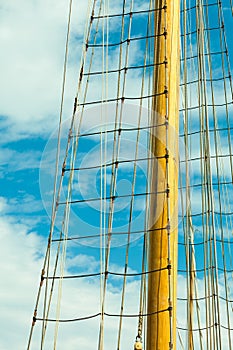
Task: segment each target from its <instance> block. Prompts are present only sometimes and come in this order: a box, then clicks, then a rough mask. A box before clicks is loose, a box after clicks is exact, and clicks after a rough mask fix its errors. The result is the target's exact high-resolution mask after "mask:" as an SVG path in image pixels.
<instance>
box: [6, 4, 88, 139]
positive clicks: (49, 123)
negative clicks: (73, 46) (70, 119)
mask: <svg viewBox="0 0 233 350" xmlns="http://www.w3.org/2000/svg"><path fill="white" fill-rule="evenodd" d="M86 3H87V2H86V1H80V2H79V3H78V8H77V4H76V6H75V7H74V9H73V10H75V11H74V16H73V21H74V22H72V24H73V25H74V26H73V25H72V31H75V33H77V34H78V35H80V34H81V32H80V30H81V27H80V26H82V23H83V20H84V18H85V12H86V10H85V7H86ZM77 11H78V12H77ZM77 13H78V14H79V16H78V18H77V17H76V16H77ZM80 13H81V14H82V15H81V16H80ZM0 17H1V31H0V45H1V58H0V67H1V84H0V94H1V109H0V115H2V116H3V117H5V118H6V119H5V121H4V124H5V126H6V127H7V128H9V130H8V132H7V133H6V134H5V135H4V139H5V140H9V139H14V140H16V139H17V138H19V137H25V136H26V137H27V136H28V135H30V134H43V133H45V134H47V132H48V131H49V130H51V128H52V127H54V125H57V123H58V114H59V107H60V106H59V104H60V100H61V81H62V71H63V60H64V47H65V36H66V26H67V18H68V2H67V1H65V0H62V1H59V2H57V1H55V0H52V1H49V2H46V3H44V2H41V1H29V0H24V1H20V2H15V1H13V0H10V1H8V2H7V3H5V4H1V7H0ZM75 53H76V55H77V52H75ZM76 59H77V61H79V58H76ZM69 67H70V68H69V70H68V85H67V91H68V92H67V93H68V95H67V99H68V102H69V105H70V106H71V108H72V105H73V102H72V99H73V97H74V94H75V85H73V84H74V82H75V78H76V76H77V74H76V73H77V72H76V69H75V68H74V66H73V65H70V66H69ZM75 72H76V73H75ZM71 86H72V89H71ZM66 111H67V113H70V112H71V109H70V108H68V110H66ZM1 141H2V140H1Z"/></svg>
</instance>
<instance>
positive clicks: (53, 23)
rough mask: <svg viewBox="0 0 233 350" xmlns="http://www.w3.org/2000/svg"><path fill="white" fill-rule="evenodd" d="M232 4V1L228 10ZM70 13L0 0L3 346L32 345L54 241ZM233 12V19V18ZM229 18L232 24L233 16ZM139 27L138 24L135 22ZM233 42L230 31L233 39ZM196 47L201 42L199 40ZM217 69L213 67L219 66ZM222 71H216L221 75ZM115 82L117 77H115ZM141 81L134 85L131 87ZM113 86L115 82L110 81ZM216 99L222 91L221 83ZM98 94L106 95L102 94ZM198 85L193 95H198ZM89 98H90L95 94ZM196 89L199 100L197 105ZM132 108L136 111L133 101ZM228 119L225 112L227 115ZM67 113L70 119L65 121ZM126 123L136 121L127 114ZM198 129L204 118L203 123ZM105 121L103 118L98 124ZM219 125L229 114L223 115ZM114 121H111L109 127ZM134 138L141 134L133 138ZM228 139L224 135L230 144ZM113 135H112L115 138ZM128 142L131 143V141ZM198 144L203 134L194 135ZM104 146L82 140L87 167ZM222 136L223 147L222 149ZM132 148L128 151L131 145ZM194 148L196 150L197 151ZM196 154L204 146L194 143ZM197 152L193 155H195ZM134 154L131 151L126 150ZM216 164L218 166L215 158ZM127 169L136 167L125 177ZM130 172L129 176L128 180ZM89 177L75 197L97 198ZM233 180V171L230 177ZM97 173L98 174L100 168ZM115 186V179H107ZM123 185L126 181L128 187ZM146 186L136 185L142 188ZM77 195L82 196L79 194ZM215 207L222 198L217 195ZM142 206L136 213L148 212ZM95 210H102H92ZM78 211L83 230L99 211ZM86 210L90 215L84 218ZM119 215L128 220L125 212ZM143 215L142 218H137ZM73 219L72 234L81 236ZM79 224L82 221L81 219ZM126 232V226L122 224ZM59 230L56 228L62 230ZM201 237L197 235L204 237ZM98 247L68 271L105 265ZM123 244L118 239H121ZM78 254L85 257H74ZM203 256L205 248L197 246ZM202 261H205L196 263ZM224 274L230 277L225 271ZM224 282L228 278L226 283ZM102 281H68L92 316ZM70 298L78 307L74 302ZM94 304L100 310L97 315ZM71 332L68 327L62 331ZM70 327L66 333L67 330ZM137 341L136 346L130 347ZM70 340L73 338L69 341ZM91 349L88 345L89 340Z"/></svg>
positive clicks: (80, 10) (130, 295) (80, 7)
mask: <svg viewBox="0 0 233 350" xmlns="http://www.w3.org/2000/svg"><path fill="white" fill-rule="evenodd" d="M86 5H87V1H85V0H82V1H74V8H73V17H72V36H71V44H70V55H69V64H68V71H67V84H66V94H65V105H64V115H63V120H64V123H63V128H64V132H63V138H62V145H65V142H66V135H67V130H68V128H69V118H70V116H71V114H72V109H73V102H74V96H75V93H76V89H77V80H78V78H77V77H78V70H79V61H80V56H81V49H80V47H81V46H80V45H81V42H82V37H83V29H82V28H83V25H84V22H85V13H86ZM227 5H228V2H227V1H226V6H227ZM67 15H68V1H65V0H60V1H59V2H58V1H55V0H51V1H49V2H46V3H45V2H42V1H39V0H37V1H36V0H35V1H30V0H20V1H14V0H9V1H7V3H6V2H5V1H3V0H2V1H1V0H0V47H1V55H0V67H1V68H0V76H1V82H0V96H1V102H0V127H1V139H0V147H1V153H0V160H1V168H0V188H1V193H0V210H1V216H0V232H1V233H0V239H1V242H0V244H1V245H0V267H1V271H2V282H1V291H0V299H1V304H0V308H1V312H0V318H1V319H0V324H1V327H0V329H1V330H0V350H8V349H17V350H18V349H24V348H25V346H26V341H27V337H28V332H29V327H30V323H31V317H32V313H33V307H34V302H35V296H36V292H37V288H38V281H39V275H40V270H41V267H42V261H43V255H44V251H45V248H46V244H47V235H48V232H49V225H50V217H49V216H50V212H51V195H52V186H53V174H54V170H55V153H56V150H55V147H54V137H56V136H55V135H56V133H57V125H58V120H59V109H60V99H61V85H62V71H63V60H64V47H65V35H66V25H67ZM228 17H229V16H228ZM228 17H227V22H226V23H228V21H229V18H228ZM112 27H113V28H117V24H116V23H114V22H112ZM133 30H135V32H136V29H135V28H134V29H133ZM231 40H232V38H231V37H230V41H229V45H230V44H231V42H232V41H231ZM194 46H195V45H194ZM111 53H112V58H113V59H112V61H110V63H109V64H110V66H111V65H113V66H114V65H115V64H116V60H115V59H114V55H113V53H114V50H113V51H112V52H111ZM138 57H139V58H140V59H142V57H143V56H142V54H141V51H140V50H139V48H138V47H137V45H136V44H135V46H133V47H132V56H131V59H132V61H131V62H132V63H134V62H136V61H137V59H138ZM100 58H101V55H98V54H97V58H96V63H95V64H96V67H97V66H99V67H101V64H100ZM217 66H218V65H217V64H216V66H215V67H214V68H215V69H216V71H217V68H218V67H217ZM216 74H217V73H216ZM134 78H135V77H134V76H133V74H132V75H129V85H128V91H129V90H130V92H131V94H132V95H133V94H134V93H135V92H136V91H138V89H139V86H137V84H135V82H134ZM113 81H114V79H113ZM133 82H134V83H133ZM98 84H99V82H98V81H96V82H95V81H93V86H94V87H95V88H96V89H98ZM109 84H110V86H111V84H113V82H110V83H109ZM216 91H217V97H218V98H219V99H221V96H220V94H218V91H220V90H219V88H218V86H217V87H216ZM97 92H99V93H100V91H97ZM192 92H193V91H191V93H192ZM89 97H90V98H91V97H92V95H90V96H89ZM195 97H196V95H195V93H194V94H193V96H192V98H193V99H191V100H192V101H195ZM130 108H131V107H130ZM95 113H96V110H92V111H91V112H90V114H89V115H88V116H87V120H86V121H85V123H86V124H85V126H84V127H85V130H89V129H90V128H91V127H93V115H94V114H95ZM219 114H220V115H221V111H219ZM66 119H68V122H65V120H66ZM193 119H194V121H195V122H196V119H195V114H194V118H193ZM126 121H127V122H128V124H127V126H128V125H130V120H127V118H126ZM195 122H194V126H197V125H198V124H195ZM95 123H96V125H98V120H95ZM220 125H221V120H220ZM110 126H111V123H110ZM134 137H135V135H133V138H134ZM225 138H226V136H225V134H223V135H222V139H223V140H222V141H224V140H225ZM108 141H109V142H110V141H111V136H109V139H108ZM126 141H127V142H128V144H130V142H131V141H132V140H131V139H130V137H126ZM143 141H145V140H142V144H141V149H140V152H141V154H142V155H143V152H144V151H145V149H144V147H145V144H143ZM190 142H191V143H192V145H193V144H195V142H196V139H195V136H194V138H193V139H192V141H190ZM96 146H98V142H96V141H92V140H91V139H88V141H87V143H86V144H85V140H84V141H83V143H81V144H80V152H81V160H82V161H83V162H85V164H86V163H88V164H93V162H94V160H95V157H96V153H97V151H98V150H97V149H96V148H95V147H96ZM224 146H225V144H224V142H223V151H224V149H225V148H224ZM87 147H89V148H90V152H89V153H88V157H89V158H88V157H87V158H85V150H86V148H87ZM129 152H130V147H129ZM193 152H194V153H195V147H194V151H193ZM196 152H197V153H198V150H197V149H196ZM194 153H193V154H194ZM125 156H126V154H125ZM228 165H229V164H228V163H224V166H225V169H226V171H227V170H228V172H229V166H228ZM213 168H214V164H213ZM130 170H131V171H132V169H130V168H128V169H126V173H123V174H122V178H120V180H121V184H120V183H119V191H118V194H121V190H122V194H123V193H124V191H125V190H127V188H128V186H129V182H130V176H129V171H130ZM127 171H128V173H127ZM198 171H199V169H198V167H197V166H195V162H194V163H193V166H192V172H191V175H192V181H193V183H195V181H198V179H199V175H198ZM126 174H128V175H127V176H128V177H127V176H126ZM88 176H90V177H86V178H85V177H82V176H80V178H79V179H78V181H79V183H81V184H82V186H81V187H79V188H78V190H77V188H75V186H74V189H75V190H76V192H75V194H76V195H77V196H82V195H83V196H86V195H89V196H90V198H91V197H93V196H94V195H95V188H91V190H90V187H91V186H92V185H93V176H92V175H91V173H90V174H88ZM139 176H140V178H141V179H142V182H143V184H144V185H145V182H146V180H145V168H143V167H142V169H141V172H139ZM227 176H229V173H228V174H227ZM94 177H96V178H97V179H98V177H99V173H98V172H97V173H95V175H94ZM108 185H109V184H108ZM120 185H121V186H120ZM140 185H141V184H137V188H138V190H140ZM192 196H193V199H194V200H193V202H194V204H193V210H194V212H195V210H197V211H198V210H199V208H200V206H199V201H200V197H199V196H198V194H197V193H196V192H195V191H193V192H192ZM78 198H79V197H78ZM216 203H217V201H216ZM137 204H138V212H139V214H140V211H143V210H144V207H143V205H142V207H140V205H139V204H140V203H137ZM94 209H96V208H94ZM82 210H83V211H82V212H81V214H80V212H79V214H78V215H76V214H77V213H75V209H74V211H73V212H72V215H73V216H72V217H73V219H74V223H75V224H76V225H77V221H76V220H78V219H80V217H81V219H82V220H83V222H84V224H83V230H84V229H85V230H86V229H87V226H85V224H86V220H87V217H90V216H91V215H93V213H94V210H93V208H90V207H89V208H88V210H89V211H87V208H86V209H85V208H83V209H82ZM82 215H83V217H82ZM119 219H120V217H119ZM139 219H140V216H139ZM98 220H99V217H98V218H97V217H95V218H94V219H93V217H92V224H93V221H94V225H93V226H94V228H91V226H90V225H88V229H90V231H91V233H94V232H95V228H96V225H97V224H98ZM75 224H74V225H73V226H74V231H73V232H74V233H75ZM78 225H79V227H80V226H81V225H82V223H80V221H78ZM194 226H195V228H196V232H198V229H199V221H198V219H197V220H196V221H195V220H194ZM121 230H122V229H121ZM55 233H56V234H57V233H58V231H57V230H55ZM198 237H199V236H198V234H197V239H198ZM95 244H96V242H94V247H93V246H92V245H90V246H88V247H86V248H85V249H82V250H81V249H80V245H77V244H76V245H72V246H71V251H70V252H71V253H70V255H69V256H68V262H67V269H68V270H69V272H77V271H86V272H93V271H96V270H98V269H99V263H98V252H97V250H96V249H95ZM118 244H119V242H117V244H116V245H118ZM141 245H142V240H141V239H139V240H138V241H137V245H136V244H135V245H133V246H132V250H133V254H132V257H133V258H132V259H131V260H130V263H131V269H132V271H136V270H138V269H139V266H138V265H139V261H140V260H141V257H140V259H135V256H137V257H139V256H140V254H141ZM76 251H78V253H79V254H78V255H77V256H76V255H74V254H72V253H74V252H76ZM197 254H198V255H199V254H202V253H201V252H200V250H198V248H197ZM180 262H181V265H180V266H181V268H182V267H183V266H184V252H183V254H181V259H180ZM111 264H112V265H111V266H112V270H115V271H117V270H118V269H119V266H120V268H122V266H123V264H124V250H123V249H117V248H115V250H114V252H113V255H112V261H111ZM197 264H199V261H197ZM221 277H222V276H221ZM201 278H202V276H201V277H200V285H199V287H200V293H202V292H203V289H204V287H203V283H202V280H201ZM220 282H221V286H223V284H224V283H223V281H222V280H221V281H220ZM184 285H185V280H184V277H183V276H182V275H180V276H179V285H178V287H179V288H180V295H181V296H185V294H184V288H183V286H184ZM90 288H93V293H92V296H93V299H92V298H91V299H90V297H87V292H88V290H90ZM98 288H99V286H98V283H97V282H96V281H94V282H92V284H91V287H90V284H89V283H88V282H84V283H81V282H80V283H79V291H80V292H79V293H80V294H79V295H77V294H76V293H75V289H74V287H73V286H72V284H68V285H66V286H65V287H64V296H65V297H66V298H67V300H68V299H70V300H72V303H73V305H74V304H75V303H78V302H79V301H80V299H82V300H83V303H82V305H81V306H80V313H81V314H82V313H83V314H86V313H89V314H92V313H94V312H95V310H97V309H98V303H99V299H98V297H97V295H99V294H98V293H99V290H98ZM138 288H139V282H138V280H137V279H133V280H132V282H131V283H129V288H128V290H127V296H126V298H127V301H128V311H129V312H130V311H131V310H135V309H134V308H133V307H134V305H133V303H134V302H135V301H136V300H137V298H138V295H137V292H135V291H138ZM119 296H120V292H119V280H117V279H113V280H112V281H111V283H110V291H109V294H108V300H107V303H108V306H109V307H111V308H112V307H113V309H114V310H115V311H116V312H117V310H118V304H119ZM72 303H71V305H72ZM65 306H66V307H65V312H67V315H68V314H69V312H71V313H72V312H73V310H72V307H71V306H70V305H68V304H67V305H65ZM93 310H94V311H93ZM76 327H77V326H75V325H72V326H71V327H70V328H69V329H66V328H65V330H64V329H62V330H61V341H62V340H63V338H62V337H63V335H64V334H68V337H69V335H71V334H72V332H77V328H76ZM114 327H115V328H116V327H117V324H116V320H110V323H109V335H108V337H107V341H110V339H111V337H112V336H113V335H114ZM135 330H136V325H135V321H132V323H131V321H129V322H128V323H127V324H126V325H125V333H124V336H127V335H129V334H130V336H128V338H130V339H128V342H129V345H130V344H131V345H132V344H133V340H134V337H135ZM63 332H64V333H63ZM65 332H66V333H65ZM78 332H79V336H80V337H81V338H80V339H82V342H83V344H86V343H85V341H86V339H85V337H86V333H87V331H86V329H85V325H83V326H81V328H79V329H78ZM90 334H92V335H93V337H96V339H97V333H96V323H95V321H93V324H91V325H90ZM69 342H70V343H69V347H67V348H69V350H72V349H73V348H75V344H74V343H73V341H72V337H71V336H70V337H69ZM131 345H130V346H131ZM66 346H67V344H66ZM86 346H87V348H88V346H89V343H88V344H86Z"/></svg>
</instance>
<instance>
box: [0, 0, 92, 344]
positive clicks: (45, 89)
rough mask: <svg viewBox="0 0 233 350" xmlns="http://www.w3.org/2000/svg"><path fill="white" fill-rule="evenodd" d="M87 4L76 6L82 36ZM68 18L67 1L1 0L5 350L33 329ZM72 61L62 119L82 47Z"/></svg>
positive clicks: (0, 308)
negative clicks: (47, 153)
mask: <svg viewBox="0 0 233 350" xmlns="http://www.w3.org/2000/svg"><path fill="white" fill-rule="evenodd" d="M86 3H87V2H86V1H78V2H75V4H74V9H73V13H74V14H75V16H74V17H73V20H74V23H75V32H73V33H75V35H77V36H78V37H79V36H80V38H82V36H83V33H79V29H80V28H82V25H83V21H84V19H85V13H86ZM67 18H68V1H65V0H64V1H63V0H60V1H55V0H50V1H37V0H36V1H31V0H20V1H14V0H9V1H4V0H1V1H0V47H1V54H0V76H1V79H0V96H1V98H0V101H1V102H0V128H1V138H0V147H1V151H0V159H1V160H0V164H1V167H0V181H1V184H0V188H1V193H0V212H1V214H0V215H1V216H0V232H1V234H0V268H1V288H0V300H1V301H0V325H1V327H0V328H1V330H0V349H1V350H7V349H25V347H26V342H27V338H28V334H29V328H30V324H31V318H32V313H33V308H34V303H35V297H36V292H37V288H38V281H39V274H40V270H41V267H42V256H43V255H44V251H45V247H46V238H45V237H46V236H47V234H48V230H49V217H48V214H47V212H46V210H45V209H44V205H43V202H42V199H41V195H40V183H39V169H40V160H41V157H42V153H43V150H44V148H45V146H46V143H47V141H48V139H49V136H50V134H51V133H53V132H55V130H56V127H57V126H58V120H59V108H60V100H61V84H62V73H63V61H64V48H65V36H66V27H67ZM69 60H70V61H69V69H68V72H67V89H66V101H67V105H66V106H65V110H64V118H68V117H70V115H71V112H72V108H73V100H74V95H75V91H76V80H77V79H76V77H77V70H78V69H79V61H80V50H73V51H72V57H71V56H70V59H69ZM67 106H68V107H67ZM51 158H52V159H51V164H50V165H51V174H52V173H54V170H55V163H54V159H55V153H54V154H53V155H51ZM51 176H52V175H51ZM51 190H52V188H51ZM50 205H51V204H50ZM48 210H51V208H49V209H48Z"/></svg>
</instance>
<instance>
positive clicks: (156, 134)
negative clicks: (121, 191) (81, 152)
mask: <svg viewBox="0 0 233 350" xmlns="http://www.w3.org/2000/svg"><path fill="white" fill-rule="evenodd" d="M154 8H155V9H159V10H156V11H155V13H154V16H155V21H154V23H155V36H156V37H155V47H154V62H155V70H154V77H153V84H154V95H155V97H154V99H153V104H152V119H151V124H152V125H161V124H162V126H158V127H156V128H153V129H152V130H153V133H152V136H151V142H150V145H151V153H152V154H153V156H155V160H154V161H153V162H152V164H151V192H152V193H155V195H151V202H150V213H149V216H150V217H149V223H150V229H151V232H150V233H149V256H148V269H149V271H152V270H160V271H159V272H153V273H150V274H149V277H148V299H147V300H148V314H149V316H148V317H147V340H146V350H168V349H176V284H177V233H178V229H177V218H178V120H179V115H178V113H179V67H180V52H179V41H180V36H179V27H180V0H168V1H166V0H164V1H163V0H155V1H154ZM162 33H164V34H162ZM158 34H159V35H158ZM161 34H162V35H161ZM157 35H158V36H157ZM160 63H162V64H160ZM162 92H163V93H162ZM161 93H162V94H161ZM158 94H159V95H158ZM156 95H157V96H156ZM156 193H157V194H156Z"/></svg>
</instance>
